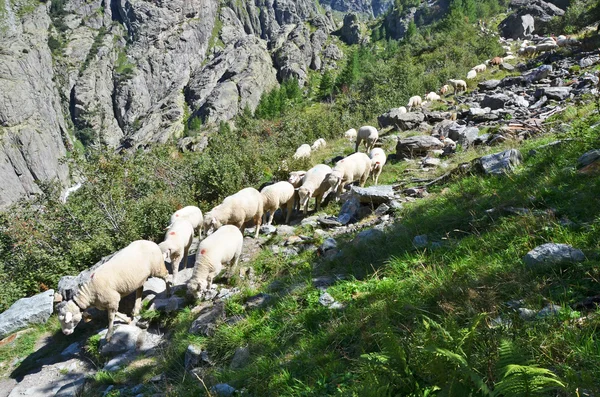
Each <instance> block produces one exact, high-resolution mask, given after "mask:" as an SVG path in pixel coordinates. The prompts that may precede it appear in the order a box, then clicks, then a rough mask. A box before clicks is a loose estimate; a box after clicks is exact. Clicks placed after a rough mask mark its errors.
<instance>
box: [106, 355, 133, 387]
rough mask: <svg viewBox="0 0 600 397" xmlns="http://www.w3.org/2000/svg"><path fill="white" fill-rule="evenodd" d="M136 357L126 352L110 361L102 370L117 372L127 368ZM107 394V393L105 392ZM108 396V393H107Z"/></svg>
mask: <svg viewBox="0 0 600 397" xmlns="http://www.w3.org/2000/svg"><path fill="white" fill-rule="evenodd" d="M135 357H136V354H135V353H132V352H129V351H128V352H125V353H122V354H120V355H118V356H115V357H113V358H111V359H110V360H108V361H107V362H106V364H104V367H102V369H103V370H104V371H109V372H116V371H119V370H121V369H122V368H124V367H125V366H127V365H128V364H129V363H130V362H132V361H133V360H134V358H135ZM105 393H106V392H105ZM106 394H108V393H106Z"/></svg>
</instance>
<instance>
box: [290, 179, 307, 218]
mask: <svg viewBox="0 0 600 397" xmlns="http://www.w3.org/2000/svg"><path fill="white" fill-rule="evenodd" d="M305 175H306V171H292V172H290V177H289V178H288V182H289V183H291V184H292V186H294V189H296V190H295V191H294V206H293V208H294V209H295V210H300V196H298V190H297V188H299V187H300V186H302V183H304V176H305Z"/></svg>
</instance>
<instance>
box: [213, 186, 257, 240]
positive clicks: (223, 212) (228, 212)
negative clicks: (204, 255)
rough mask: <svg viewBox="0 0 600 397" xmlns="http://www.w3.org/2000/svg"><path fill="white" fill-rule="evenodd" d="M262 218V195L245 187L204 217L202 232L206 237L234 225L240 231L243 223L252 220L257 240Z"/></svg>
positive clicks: (226, 198)
mask: <svg viewBox="0 0 600 397" xmlns="http://www.w3.org/2000/svg"><path fill="white" fill-rule="evenodd" d="M262 216H263V197H262V194H260V192H259V191H258V190H256V189H254V188H252V187H247V188H245V189H242V190H240V191H239V192H237V193H236V194H233V195H231V196H228V197H225V200H223V202H222V203H221V204H219V205H217V206H216V207H215V208H213V209H212V210H211V211H210V212H208V213H207V214H206V215H204V232H205V234H206V235H208V234H209V233H212V232H214V231H215V230H217V229H218V228H220V227H221V226H223V225H235V226H237V227H238V228H239V229H240V230H241V229H242V227H243V226H244V223H246V222H248V221H249V220H251V219H253V220H254V225H255V227H256V232H255V235H254V238H257V237H258V232H259V231H260V224H261V219H262Z"/></svg>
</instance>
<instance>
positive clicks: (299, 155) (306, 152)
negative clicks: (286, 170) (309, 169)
mask: <svg viewBox="0 0 600 397" xmlns="http://www.w3.org/2000/svg"><path fill="white" fill-rule="evenodd" d="M310 152H311V148H310V146H309V145H308V144H306V143H305V144H303V145H300V147H299V148H298V149H296V153H294V156H293V158H294V160H299V159H304V158H308V157H310Z"/></svg>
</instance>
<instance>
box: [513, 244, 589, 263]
mask: <svg viewBox="0 0 600 397" xmlns="http://www.w3.org/2000/svg"><path fill="white" fill-rule="evenodd" d="M584 260H585V255H584V254H583V252H581V250H579V249H577V248H573V247H571V246H570V245H567V244H555V243H548V244H543V245H540V246H538V247H535V248H534V249H533V250H531V251H529V252H528V253H527V255H525V256H524V257H523V261H524V262H525V264H526V265H527V266H528V267H538V266H542V265H557V264H562V263H574V262H582V261H584Z"/></svg>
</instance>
